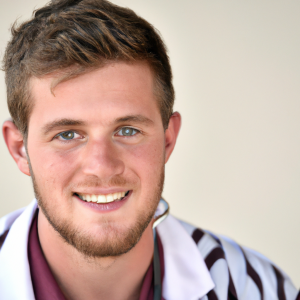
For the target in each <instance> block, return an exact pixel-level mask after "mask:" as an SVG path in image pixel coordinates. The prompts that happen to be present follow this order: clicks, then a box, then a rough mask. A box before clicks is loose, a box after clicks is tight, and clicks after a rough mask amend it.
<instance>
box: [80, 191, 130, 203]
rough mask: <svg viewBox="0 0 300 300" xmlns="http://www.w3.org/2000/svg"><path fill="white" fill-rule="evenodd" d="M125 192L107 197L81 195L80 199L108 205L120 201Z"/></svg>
mask: <svg viewBox="0 0 300 300" xmlns="http://www.w3.org/2000/svg"><path fill="white" fill-rule="evenodd" d="M125 194H126V192H118V193H113V194H107V195H89V194H81V195H80V197H81V199H83V200H85V201H87V202H97V203H109V202H113V201H114V200H118V199H121V198H123V197H125Z"/></svg>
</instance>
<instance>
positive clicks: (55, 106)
mask: <svg viewBox="0 0 300 300" xmlns="http://www.w3.org/2000/svg"><path fill="white" fill-rule="evenodd" d="M52 82H53V78H52V77H47V78H42V79H37V78H34V79H32V81H31V94H32V97H33V101H34V108H33V111H32V114H31V116H30V121H29V126H28V128H29V131H28V140H27V151H28V156H29V159H30V167H31V175H32V177H33V182H34V188H35V192H36V196H37V198H38V202H39V206H40V208H41V210H42V213H43V214H44V215H45V216H46V218H47V219H48V221H49V223H50V224H51V225H52V226H53V227H54V229H55V230H56V231H58V232H59V234H60V235H61V236H62V237H63V238H64V239H65V240H66V241H67V242H68V243H69V244H71V245H73V246H74V247H75V248H77V249H78V250H79V251H80V252H82V253H84V254H85V255H88V256H115V255H120V254H123V253H126V252H127V251H129V250H130V249H131V248H132V247H133V246H134V245H135V244H136V243H137V242H138V240H139V238H140V237H141V235H142V233H143V231H144V230H145V228H146V227H147V226H148V224H149V222H150V221H151V219H152V217H153V214H154V211H155V209H156V206H157V204H158V201H159V199H160V196H161V192H162V188H163V180H164V164H165V162H166V160H167V158H168V156H169V154H168V152H170V151H169V150H166V149H167V146H166V133H165V131H164V128H163V124H162V119H161V115H160V111H159V108H158V103H157V100H156V99H155V97H154V94H153V88H154V86H153V84H154V80H153V75H152V72H151V70H150V68H149V67H148V66H147V65H146V64H142V63H140V64H126V63H121V62H117V63H112V64H109V65H107V66H105V67H103V68H101V69H98V70H96V71H92V72H90V73H87V74H84V75H81V76H79V77H77V78H75V79H72V80H69V81H66V82H63V83H60V84H59V85H58V86H57V87H56V88H55V89H54V91H53V93H51V84H52ZM167 131H168V130H167Z"/></svg>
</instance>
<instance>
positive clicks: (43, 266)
mask: <svg viewBox="0 0 300 300" xmlns="http://www.w3.org/2000/svg"><path fill="white" fill-rule="evenodd" d="M37 217H38V210H37V212H36V214H35V216H34V219H33V221H32V225H31V228H30V232H29V242H28V260H29V265H30V272H31V281H32V286H33V290H34V295H35V298H36V300H66V298H65V297H64V295H63V293H62V291H61V290H60V288H59V286H58V284H57V282H56V281H55V279H54V277H53V275H52V273H51V270H50V268H49V266H48V263H47V261H46V259H45V257H44V254H43V252H42V249H41V245H40V241H39V237H38V229H37ZM157 241H158V251H159V260H160V268H161V278H162V280H163V278H164V272H165V266H164V254H163V247H162V244H161V241H160V238H159V236H158V235H157ZM153 273H154V272H153V264H151V265H150V267H149V269H148V271H147V273H146V275H145V278H144V281H143V285H142V290H141V294H140V298H139V300H153V296H154V280H153ZM162 300H164V299H163V298H162Z"/></svg>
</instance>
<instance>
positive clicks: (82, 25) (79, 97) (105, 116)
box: [0, 0, 297, 300]
mask: <svg viewBox="0 0 300 300" xmlns="http://www.w3.org/2000/svg"><path fill="white" fill-rule="evenodd" d="M12 33H13V37H12V39H11V41H10V43H9V44H8V46H7V49H6V53H5V56H4V70H5V72H6V84H7V97H8V106H9V110H10V113H11V116H12V120H13V121H6V122H5V123H4V125H3V135H4V139H5V141H6V144H7V147H8V149H9V151H10V153H11V155H12V157H13V158H14V160H15V161H16V163H17V165H18V167H19V169H20V170H21V171H22V172H23V173H24V174H26V175H29V176H31V177H32V181H33V186H34V191H35V195H36V200H34V201H33V202H32V203H31V204H30V205H29V206H28V207H27V208H26V209H25V210H20V211H17V212H14V213H12V214H10V215H8V216H6V217H4V218H2V219H1V221H0V222H1V223H0V241H1V251H0V298H1V299H26V300H27V299H38V300H39V299H43V300H47V299H69V300H81V299H89V300H94V299H112V300H121V299H122V300H123V299H131V300H133V299H166V300H177V299H178V300H194V299H202V300H204V299H210V300H214V299H251V300H255V299H265V300H266V299H270V300H271V299H272V300H273V299H280V300H281V299H291V300H294V299H295V297H296V294H297V291H296V289H295V288H294V287H293V285H292V284H291V282H290V280H289V278H288V277H287V276H286V275H285V274H284V273H282V271H281V270H279V268H278V267H276V266H274V265H273V264H272V263H271V262H270V261H268V260H267V259H266V258H264V257H262V256H261V255H259V254H257V253H254V252H253V251H251V250H247V249H243V248H241V247H239V246H238V245H237V244H235V243H234V242H233V241H231V240H228V239H226V238H224V237H217V236H215V235H213V234H211V233H209V232H204V231H202V230H200V229H197V228H194V227H193V226H191V225H189V224H187V223H184V222H181V221H178V220H176V219H175V218H174V217H172V216H168V217H167V218H166V219H165V220H163V218H164V217H166V215H167V212H168V205H167V203H166V202H165V201H164V200H160V197H161V193H162V190H163V182H164V165H165V163H166V162H167V161H168V159H169V157H170V155H171V153H172V151H173V149H174V146H175V143H176V139H177V136H178V133H179V129H180V125H181V118H180V114H179V113H177V112H173V103H174V90H173V86H172V73H171V67H170V64H169V59H168V56H167V53H166V49H165V46H164V44H163V42H162V40H161V38H160V36H159V35H158V34H157V32H156V31H155V30H154V28H153V27H152V26H151V25H150V24H149V23H148V22H146V21H145V20H143V19H141V18H140V17H138V16H137V15H136V14H135V13H134V12H133V11H131V10H129V9H125V8H121V7H118V6H115V5H113V4H111V3H109V2H107V1H105V0H82V1H80V0H54V1H52V2H51V3H50V4H49V5H47V6H45V7H44V8H42V9H39V10H37V11H36V12H35V15H34V17H33V19H32V20H30V21H28V22H26V23H24V24H22V25H20V26H19V27H18V28H14V30H13V31H12ZM162 220H163V221H162ZM160 221H162V222H161V223H160V224H159V225H158V226H157V227H156V225H157V224H158V223H159V222H160ZM153 228H154V229H153Z"/></svg>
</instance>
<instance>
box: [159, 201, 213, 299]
mask: <svg viewBox="0 0 300 300" xmlns="http://www.w3.org/2000/svg"><path fill="white" fill-rule="evenodd" d="M160 205H161V204H160ZM160 205H159V206H158V210H159V209H161V207H160ZM157 231H158V233H159V235H160V239H161V242H162V245H163V249H164V262H165V277H164V282H163V297H164V298H165V299H172V300H182V299H186V300H195V299H200V298H202V297H203V296H205V295H206V294H207V293H208V292H209V291H210V290H212V289H213V288H214V286H215V285H214V283H213V280H212V278H211V276H210V273H209V270H208V269H207V267H206V264H205V262H204V259H203V257H202V255H201V254H200V252H199V249H198V248H197V245H196V244H195V242H194V241H193V239H192V238H191V236H190V235H189V234H188V232H187V231H186V230H185V229H184V228H183V226H182V225H181V224H180V222H179V221H178V220H177V219H175V218H174V217H173V216H170V215H169V216H168V217H167V218H166V219H165V220H164V221H163V222H162V223H161V224H159V225H158V226H157Z"/></svg>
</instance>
